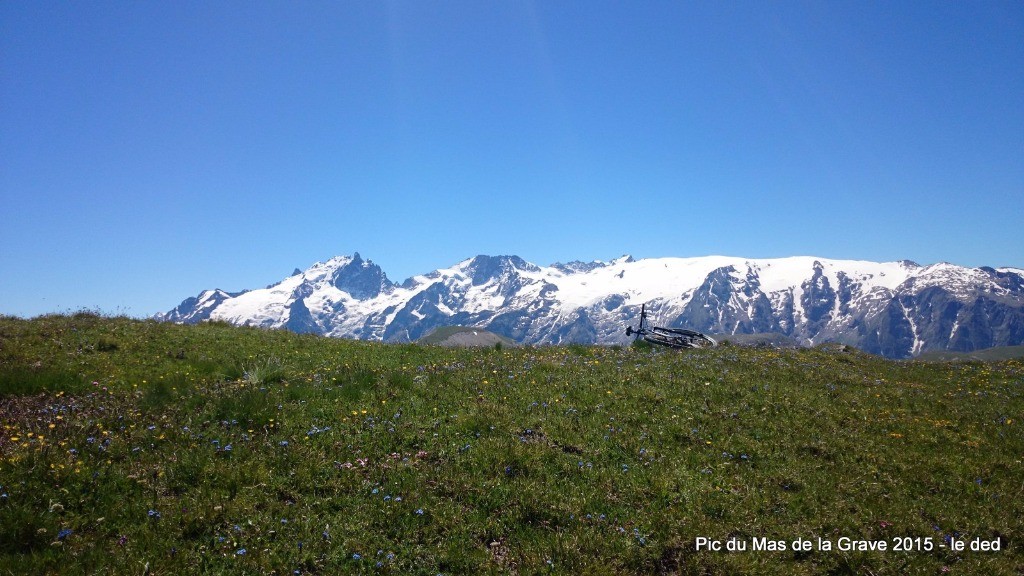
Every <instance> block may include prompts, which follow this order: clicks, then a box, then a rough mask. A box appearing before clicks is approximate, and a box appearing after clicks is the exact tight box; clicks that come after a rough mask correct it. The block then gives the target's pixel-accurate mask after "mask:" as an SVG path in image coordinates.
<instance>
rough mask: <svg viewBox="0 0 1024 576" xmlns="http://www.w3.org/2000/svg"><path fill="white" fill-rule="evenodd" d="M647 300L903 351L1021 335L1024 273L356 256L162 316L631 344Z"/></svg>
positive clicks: (207, 295)
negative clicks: (415, 269)
mask: <svg viewBox="0 0 1024 576" xmlns="http://www.w3.org/2000/svg"><path fill="white" fill-rule="evenodd" d="M644 304H646V305H647V306H648V310H649V311H651V313H652V315H653V316H652V317H653V318H655V319H656V320H657V322H658V323H661V324H663V325H670V326H676V327H687V328H692V329H696V330H700V331H703V332H709V333H715V334H723V333H724V334H739V333H759V332H778V333H782V334H785V335H787V336H790V337H791V338H795V339H797V340H799V341H802V342H806V343H820V342H824V341H839V342H844V343H848V344H853V345H855V346H858V347H861V348H863V349H865V350H867V351H869V352H875V353H880V354H885V355H888V356H893V357H907V356H912V355H916V354H918V353H920V352H923V351H927V350H939V349H951V350H962V351H966V350H973V349H976V348H981V347H988V346H993V345H1009V344H1019V343H1021V342H1022V341H1024V272H1022V271H1021V270H1019V269H1016V268H999V269H994V268H964V267H960V266H955V265H952V264H948V263H939V264H932V265H928V266H921V265H919V264H916V263H914V262H911V261H908V260H903V261H899V262H869V261H857V260H832V259H827V258H818V257H813V256H795V257H790V258H773V259H748V258H737V257H729V256H704V257H696V258H647V259H640V260H636V259H634V258H632V257H631V256H628V255H624V256H622V257H619V258H616V259H613V260H611V261H608V262H605V261H593V262H580V261H573V262H569V263H567V264H561V263H556V264H552V265H551V266H547V267H542V266H537V265H535V264H532V263H530V262H527V261H526V260H523V259H522V258H520V257H518V256H509V255H505V256H487V255H479V256H475V257H472V258H468V259H466V260H463V261H462V262H459V263H458V264H456V265H454V266H451V267H449V268H440V269H437V270H434V271H432V272H429V273H427V274H423V275H419V276H413V277H412V278H409V279H408V280H406V281H405V282H404V283H403V284H401V285H396V284H394V283H393V282H391V281H390V280H389V279H388V277H387V275H386V274H385V273H384V271H383V270H381V268H380V267H379V266H377V265H376V264H374V263H373V262H372V261H370V260H366V259H363V258H362V257H361V256H360V255H359V253H358V252H357V253H354V254H353V255H352V256H338V257H335V258H331V259H330V260H328V261H327V262H318V263H316V264H314V265H312V266H310V267H309V268H307V269H306V270H302V271H298V273H297V274H293V275H292V276H290V277H288V278H285V279H284V280H282V281H280V282H278V283H277V284H273V285H271V286H268V287H267V288H264V289H259V290H251V291H245V292H237V293H229V292H225V291H223V290H205V291H203V292H201V293H200V294H199V295H198V296H196V297H192V298H187V299H185V300H184V301H183V302H182V303H181V304H180V305H179V306H177V307H175V308H174V309H173V310H170V311H169V312H167V313H164V314H160V315H158V318H161V319H163V320H169V321H174V322H199V321H202V320H206V319H223V320H227V321H229V322H233V323H237V324H249V325H256V326H263V327H267V328H287V329H289V330H294V331H297V332H313V333H318V334H325V335H329V336H340V337H350V338H365V339H376V340H388V341H408V340H415V339H416V338H418V337H420V336H421V335H423V334H425V333H427V332H429V331H430V330H432V329H434V328H436V327H439V326H452V325H466V326H478V327H481V328H486V329H488V330H491V331H492V332H496V333H498V334H501V335H503V336H506V337H509V338H512V339H514V340H518V341H521V342H527V343H560V342H600V343H623V342H626V341H627V338H626V336H625V333H624V331H623V327H624V326H626V325H627V324H630V323H633V324H635V322H636V317H637V315H638V314H639V310H640V306H641V305H644Z"/></svg>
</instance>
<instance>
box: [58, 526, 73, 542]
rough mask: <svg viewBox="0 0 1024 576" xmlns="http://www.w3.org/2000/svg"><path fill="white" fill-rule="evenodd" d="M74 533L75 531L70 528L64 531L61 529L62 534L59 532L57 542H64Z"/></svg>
mask: <svg viewBox="0 0 1024 576" xmlns="http://www.w3.org/2000/svg"><path fill="white" fill-rule="evenodd" d="M73 533H74V530H72V529H70V528H63V529H61V531H60V532H57V540H63V539H65V538H67V537H68V536H71V535H72V534H73Z"/></svg>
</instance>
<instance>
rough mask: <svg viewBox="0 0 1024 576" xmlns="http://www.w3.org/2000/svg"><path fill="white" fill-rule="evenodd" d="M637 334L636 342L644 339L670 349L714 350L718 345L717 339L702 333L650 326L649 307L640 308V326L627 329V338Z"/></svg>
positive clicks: (644, 305) (642, 306) (643, 305)
mask: <svg viewBox="0 0 1024 576" xmlns="http://www.w3.org/2000/svg"><path fill="white" fill-rule="evenodd" d="M634 334H636V338H634V341H635V340H637V339H639V338H643V339H644V340H645V341H647V342H650V343H651V344H658V345H660V346H668V347H669V348H713V347H715V346H717V345H718V342H715V339H714V338H712V337H710V336H708V335H706V334H701V333H700V332H695V331H693V330H685V329H683V328H663V327H661V326H650V324H649V323H648V321H647V305H646V304H642V305H641V306H640V325H639V326H637V327H636V328H633V327H632V326H627V327H626V336H632V335H634Z"/></svg>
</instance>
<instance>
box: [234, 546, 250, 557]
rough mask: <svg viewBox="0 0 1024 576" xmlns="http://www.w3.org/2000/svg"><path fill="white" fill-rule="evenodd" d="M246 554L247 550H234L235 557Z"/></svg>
mask: <svg viewBox="0 0 1024 576" xmlns="http://www.w3.org/2000/svg"><path fill="white" fill-rule="evenodd" d="M246 552H247V550H246V549H245V548H239V549H238V550H235V556H245V553H246Z"/></svg>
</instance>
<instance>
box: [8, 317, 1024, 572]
mask: <svg viewBox="0 0 1024 576" xmlns="http://www.w3.org/2000/svg"><path fill="white" fill-rule="evenodd" d="M1022 396H1024V364H1022V363H1021V362H1020V361H1016V360H1011V361H1006V362H1002V363H995V364H984V363H977V362H975V363H955V364H944V363H925V362H893V361H888V360H884V359H881V358H877V357H873V356H868V355H861V354H859V353H857V352H840V351H836V350H821V349H800V350H782V351H780V350H771V349H763V348H751V349H748V348H738V347H735V346H733V347H725V348H719V349H713V350H692V351H682V352H676V351H663V350H654V349H637V348H631V347H626V348H600V347H582V346H568V347H542V348H530V347H525V348H516V349H502V350H494V349H483V350H481V349H476V350H472V349H457V348H453V349H447V348H439V347H425V346H418V345H383V344H375V343H366V342H354V341H343V340H332V339H324V338H319V337H313V336H308V335H307V336H302V335H295V334H290V333H286V332H277V331H262V330H257V329H247V328H236V327H231V326H227V325H223V324H205V325H199V326H187V327H186V326H174V325H166V324H158V323H154V322H142V321H134V320H128V319H123V318H99V317H96V316H90V315H76V316H70V317H68V316H51V317H43V318H37V319H34V320H31V321H26V320H18V319H12V318H2V319H0V422H2V425H3V428H2V430H0V574H8V573H10V574H44V573H60V574H76V573H77V574H97V573H118V574H121V573H125V574H127V573H131V574H143V573H145V572H148V573H149V574H184V573H199V572H202V573H238V574H242V573H246V574H271V573H276V574H337V573H355V574H360V573H365V574H409V573H412V574H437V573H443V574H468V573H495V574H503V573H519V574H536V573H556V574H579V573H586V574H629V573H638V574H640V573H642V574H675V573H679V574H743V573H746V574H773V573H777V574H824V573H828V574H855V573H856V574H908V573H910V574H936V573H944V572H948V573H952V574H1019V573H1020V572H1021V571H1024V555H1022V554H1021V545H1022V544H1021V542H1022V538H1024V529H1022V520H1021V518H1024V504H1022V502H1024V494H1022V489H1024V488H1022V483H1021V479H1022V478H1024V464H1022V459H1024V437H1022V433H1021V426H1022V422H1020V421H1019V420H1018V419H1019V418H1020V417H1021V415H1022V413H1024V398H1022ZM701 537H706V538H709V539H712V540H717V541H722V542H725V541H727V540H728V539H730V538H734V539H736V540H735V541H736V542H742V543H744V544H745V545H746V546H747V547H748V548H747V550H746V551H745V552H732V553H728V552H725V551H722V552H715V551H709V550H707V549H705V548H704V547H703V546H702V547H701V548H700V549H698V546H697V542H698V539H699V538H701ZM844 537H845V538H852V539H855V540H867V541H871V542H879V541H882V542H886V543H887V546H888V547H889V550H886V551H873V552H867V551H851V550H838V549H835V548H834V549H833V550H830V551H824V550H817V549H812V550H809V551H804V550H797V551H794V550H793V549H792V541H793V540H795V539H797V538H802V539H807V540H810V541H812V542H814V543H815V546H817V544H816V543H817V541H818V539H821V540H822V541H828V542H832V543H834V545H835V546H836V547H838V545H839V543H840V538H844ZM904 537H907V538H910V539H911V540H903V538H904ZM754 538H766V539H767V540H769V541H782V542H783V544H785V546H786V549H785V550H782V551H766V550H765V551H754V550H752V547H753V545H754V541H753V539H754ZM976 538H980V539H983V540H984V541H987V542H993V541H994V542H996V544H998V545H999V546H1000V548H1001V549H1000V550H999V551H988V552H983V551H971V550H970V548H969V547H968V548H967V549H966V550H964V551H953V550H952V549H951V548H950V547H949V546H950V543H951V542H958V541H959V542H966V543H967V545H968V546H969V543H970V542H971V541H972V540H974V539H976ZM895 539H899V540H895ZM701 542H703V541H701ZM897 542H898V543H903V542H907V543H910V544H912V545H913V546H914V548H915V549H914V550H913V551H911V552H895V551H892V550H891V548H892V547H893V546H894V545H895V543H897ZM723 546H724V544H723ZM940 546H945V547H940ZM773 547H774V546H773ZM926 548H927V549H926Z"/></svg>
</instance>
